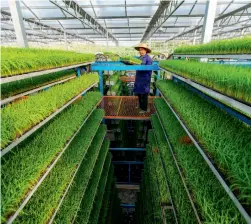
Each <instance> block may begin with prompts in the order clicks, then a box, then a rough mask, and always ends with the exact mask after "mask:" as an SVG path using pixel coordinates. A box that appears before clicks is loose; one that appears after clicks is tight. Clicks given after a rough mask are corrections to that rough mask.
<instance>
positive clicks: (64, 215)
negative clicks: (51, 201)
mask: <svg viewBox="0 0 251 224" xmlns="http://www.w3.org/2000/svg"><path fill="white" fill-rule="evenodd" d="M102 134H103V133H102ZM95 138H96V137H95ZM99 138H102V136H101V137H99ZM94 140H95V139H94ZM94 140H93V143H97V141H96V142H95V141H94ZM100 140H101V139H98V142H100ZM99 156H101V158H99ZM105 156H106V154H104V155H103V154H102V153H101V152H100V145H97V144H92V145H91V147H90V148H89V150H88V151H87V154H86V156H85V159H84V162H83V163H82V164H81V166H80V168H79V170H78V173H77V175H76V178H75V180H74V182H73V184H72V186H71V187H70V189H69V192H68V193H67V195H66V197H65V199H64V201H63V203H62V205H61V207H60V209H59V211H58V213H57V215H56V217H55V220H54V222H55V223H71V221H72V220H73V219H74V217H75V216H76V214H77V212H78V208H79V205H80V203H81V199H82V197H83V195H84V194H85V191H86V189H87V185H88V182H89V180H90V178H91V175H92V172H93V169H94V167H95V166H96V165H95V164H97V163H98V162H100V161H103V160H104V159H105ZM98 158H99V159H98Z"/></svg>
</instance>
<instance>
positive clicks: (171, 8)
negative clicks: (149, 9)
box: [141, 0, 184, 42]
mask: <svg viewBox="0 0 251 224" xmlns="http://www.w3.org/2000/svg"><path fill="white" fill-rule="evenodd" d="M183 2H184V1H180V0H173V1H168V0H162V1H161V2H160V4H159V7H158V9H157V11H156V12H155V14H154V15H153V17H152V19H151V21H150V23H149V24H148V26H147V28H146V31H145V33H144V34H143V37H142V39H141V42H146V41H147V40H148V39H149V38H151V36H152V35H153V34H154V33H155V32H156V31H157V30H158V29H159V28H160V27H161V26H162V25H163V23H164V22H165V21H166V20H167V19H168V18H169V17H170V16H171V15H172V14H173V13H174V12H175V11H176V10H177V9H178V8H179V7H180V5H181V4H182V3H183Z"/></svg>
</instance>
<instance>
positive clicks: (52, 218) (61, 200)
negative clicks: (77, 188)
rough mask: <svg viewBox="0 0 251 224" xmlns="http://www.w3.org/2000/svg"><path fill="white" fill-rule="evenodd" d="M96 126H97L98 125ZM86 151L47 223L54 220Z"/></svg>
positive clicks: (49, 223)
mask: <svg viewBox="0 0 251 224" xmlns="http://www.w3.org/2000/svg"><path fill="white" fill-rule="evenodd" d="M100 122H101V120H100ZM98 127H99V126H98ZM98 127H97V129H96V132H97V130H98ZM93 139H94V136H93V137H92V139H91V141H90V143H89V145H88V146H87V149H89V147H90V145H91V144H92V141H93ZM103 142H104V139H103V141H102V144H103ZM102 144H101V145H100V148H101V147H102ZM86 153H87V150H86V152H85V154H84V155H83V157H82V159H81V161H80V162H79V164H78V167H77V169H76V170H75V172H74V174H73V176H72V178H71V180H70V182H69V183H68V186H67V188H66V189H65V191H64V194H63V196H62V197H61V199H60V201H59V203H58V206H57V208H56V209H55V211H54V213H53V215H52V216H51V218H50V221H49V222H48V224H52V223H53V221H54V219H55V217H56V215H57V212H58V210H59V209H60V206H61V204H62V203H63V201H64V199H65V196H66V195H67V193H68V191H69V189H70V187H71V186H72V183H73V180H74V178H75V176H76V174H77V172H78V170H79V168H80V166H81V164H82V162H83V161H84V158H85V155H86Z"/></svg>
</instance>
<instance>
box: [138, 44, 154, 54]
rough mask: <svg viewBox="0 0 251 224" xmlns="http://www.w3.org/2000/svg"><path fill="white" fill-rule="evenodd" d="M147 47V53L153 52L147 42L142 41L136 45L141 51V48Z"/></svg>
mask: <svg viewBox="0 0 251 224" xmlns="http://www.w3.org/2000/svg"><path fill="white" fill-rule="evenodd" d="M141 47H142V48H145V49H146V51H147V53H151V49H150V48H149V47H148V46H147V44H145V43H140V44H139V45H138V46H136V47H134V48H135V49H136V50H137V51H139V48H141Z"/></svg>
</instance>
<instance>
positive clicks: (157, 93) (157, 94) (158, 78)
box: [155, 70, 160, 96]
mask: <svg viewBox="0 0 251 224" xmlns="http://www.w3.org/2000/svg"><path fill="white" fill-rule="evenodd" d="M158 80H160V70H158V71H157V81H158ZM155 95H156V96H159V89H157V90H156V94H155Z"/></svg>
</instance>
